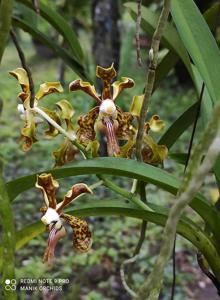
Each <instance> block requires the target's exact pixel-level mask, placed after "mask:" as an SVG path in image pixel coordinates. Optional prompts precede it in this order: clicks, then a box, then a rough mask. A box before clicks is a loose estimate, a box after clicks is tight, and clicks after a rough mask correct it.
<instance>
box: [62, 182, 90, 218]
mask: <svg viewBox="0 0 220 300" xmlns="http://www.w3.org/2000/svg"><path fill="white" fill-rule="evenodd" d="M85 193H87V194H88V193H89V194H92V190H90V188H89V187H88V186H87V185H86V184H85V183H77V184H74V185H73V186H72V187H71V189H70V190H69V191H68V192H67V193H66V195H65V196H64V198H63V201H62V202H60V203H59V204H58V205H57V212H61V210H62V209H63V208H64V207H65V206H67V205H68V204H69V203H70V202H72V201H73V200H76V199H77V198H78V197H79V196H80V195H82V194H85Z"/></svg>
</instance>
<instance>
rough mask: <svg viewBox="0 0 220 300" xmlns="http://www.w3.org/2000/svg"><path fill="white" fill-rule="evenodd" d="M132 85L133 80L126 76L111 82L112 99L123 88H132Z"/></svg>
mask: <svg viewBox="0 0 220 300" xmlns="http://www.w3.org/2000/svg"><path fill="white" fill-rule="evenodd" d="M133 86H134V80H133V79H131V78H128V77H121V79H120V80H117V81H115V82H114V83H113V84H112V87H113V97H112V98H113V100H115V99H116V98H117V97H118V96H119V94H120V93H121V92H122V91H123V90H124V89H129V88H132V87H133Z"/></svg>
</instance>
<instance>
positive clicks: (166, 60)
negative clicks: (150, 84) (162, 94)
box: [154, 50, 179, 90]
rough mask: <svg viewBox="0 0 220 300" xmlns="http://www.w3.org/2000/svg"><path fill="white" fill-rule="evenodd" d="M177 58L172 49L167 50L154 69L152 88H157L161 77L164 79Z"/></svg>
mask: <svg viewBox="0 0 220 300" xmlns="http://www.w3.org/2000/svg"><path fill="white" fill-rule="evenodd" d="M178 60H179V56H178V55H177V54H176V52H174V51H172V50H169V51H168V53H167V54H166V55H165V56H164V57H163V59H162V60H161V61H160V63H159V64H158V66H157V69H156V73H155V83H154V90H155V89H156V88H157V86H158V85H159V83H160V82H161V81H162V79H164V78H165V77H166V75H167V74H168V73H169V72H170V71H171V70H172V68H173V67H174V66H175V64H176V63H177V62H178Z"/></svg>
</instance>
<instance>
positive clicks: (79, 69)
mask: <svg viewBox="0 0 220 300" xmlns="http://www.w3.org/2000/svg"><path fill="white" fill-rule="evenodd" d="M12 23H13V25H14V26H15V27H19V28H21V29H23V30H24V31H26V32H28V33H30V34H31V35H32V36H33V37H34V38H36V39H37V40H39V41H40V42H42V43H43V44H44V45H46V46H48V47H49V48H50V49H51V50H52V51H53V52H54V53H55V54H56V55H57V56H59V57H60V58H62V59H63V60H64V62H65V63H66V64H67V65H68V66H69V67H70V68H72V69H73V71H74V72H76V73H77V74H78V75H79V76H80V77H81V78H82V79H84V80H89V78H88V75H87V74H86V73H85V69H84V67H83V66H82V65H81V64H80V63H78V62H77V61H76V60H75V59H74V58H73V57H71V55H70V54H69V53H68V52H67V51H66V50H64V49H63V48H62V47H60V46H59V45H58V44H56V43H55V42H54V41H53V40H51V39H49V38H48V37H47V36H46V35H44V34H43V33H42V32H40V31H39V30H38V29H37V28H36V27H35V26H34V25H33V24H31V25H30V24H29V23H27V22H26V21H25V20H23V19H20V18H19V17H15V16H13V18H12Z"/></svg>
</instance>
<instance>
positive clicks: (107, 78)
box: [96, 64, 117, 100]
mask: <svg viewBox="0 0 220 300" xmlns="http://www.w3.org/2000/svg"><path fill="white" fill-rule="evenodd" d="M116 75H117V73H116V71H115V68H114V64H112V65H111V67H109V68H102V67H100V66H97V67H96V76H97V77H98V78H101V79H102V81H103V90H102V100H104V99H111V98H112V97H111V81H112V79H113V78H114V77H115V76H116Z"/></svg>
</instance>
